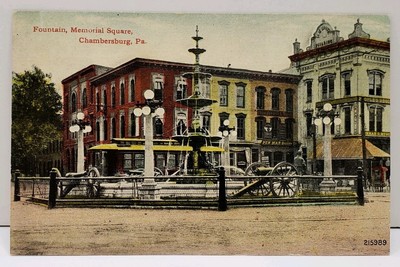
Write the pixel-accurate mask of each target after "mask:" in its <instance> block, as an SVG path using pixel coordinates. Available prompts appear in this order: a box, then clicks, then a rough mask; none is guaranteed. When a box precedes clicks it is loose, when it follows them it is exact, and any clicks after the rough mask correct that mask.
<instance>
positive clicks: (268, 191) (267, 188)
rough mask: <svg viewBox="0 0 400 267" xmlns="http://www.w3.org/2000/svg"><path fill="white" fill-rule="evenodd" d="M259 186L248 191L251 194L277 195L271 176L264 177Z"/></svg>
mask: <svg viewBox="0 0 400 267" xmlns="http://www.w3.org/2000/svg"><path fill="white" fill-rule="evenodd" d="M259 184H260V185H259V186H257V187H254V188H251V189H250V190H249V191H248V194H249V195H251V196H264V197H267V196H270V195H275V192H274V190H273V189H274V188H273V184H272V183H271V179H270V178H263V179H261V180H260V181H259Z"/></svg>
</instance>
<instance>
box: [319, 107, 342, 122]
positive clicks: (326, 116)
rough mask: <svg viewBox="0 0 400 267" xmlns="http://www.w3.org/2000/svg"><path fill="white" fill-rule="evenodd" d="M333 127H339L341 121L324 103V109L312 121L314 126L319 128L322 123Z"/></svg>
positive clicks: (337, 114)
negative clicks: (332, 124)
mask: <svg viewBox="0 0 400 267" xmlns="http://www.w3.org/2000/svg"><path fill="white" fill-rule="evenodd" d="M332 122H333V123H334V124H335V125H340V124H341V123H342V120H341V119H340V118H339V113H338V112H335V110H333V107H332V105H331V104H330V103H325V104H324V107H323V108H322V109H321V110H320V111H319V112H318V113H317V118H316V119H315V120H314V124H315V125H317V126H321V125H322V123H323V124H325V125H330V124H331V123H332Z"/></svg>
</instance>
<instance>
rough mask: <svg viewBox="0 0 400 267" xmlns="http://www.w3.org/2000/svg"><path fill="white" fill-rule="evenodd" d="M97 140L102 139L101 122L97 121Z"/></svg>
mask: <svg viewBox="0 0 400 267" xmlns="http://www.w3.org/2000/svg"><path fill="white" fill-rule="evenodd" d="M96 141H100V122H96Z"/></svg>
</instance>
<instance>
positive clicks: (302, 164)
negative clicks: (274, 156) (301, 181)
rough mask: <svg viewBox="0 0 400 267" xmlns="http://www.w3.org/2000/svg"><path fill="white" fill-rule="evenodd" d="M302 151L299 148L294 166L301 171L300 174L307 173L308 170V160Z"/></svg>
mask: <svg viewBox="0 0 400 267" xmlns="http://www.w3.org/2000/svg"><path fill="white" fill-rule="evenodd" d="M301 154H302V152H301V150H300V149H299V150H298V151H297V153H296V157H295V158H294V166H295V167H296V169H297V171H298V172H299V174H300V175H303V174H305V172H306V167H307V165H306V161H305V160H304V158H303V157H302V156H301Z"/></svg>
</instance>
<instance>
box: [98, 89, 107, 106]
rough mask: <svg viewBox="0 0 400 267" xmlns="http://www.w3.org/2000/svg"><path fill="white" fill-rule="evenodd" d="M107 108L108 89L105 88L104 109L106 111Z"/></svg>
mask: <svg viewBox="0 0 400 267" xmlns="http://www.w3.org/2000/svg"><path fill="white" fill-rule="evenodd" d="M99 104H100V103H99ZM106 109H107V91H106V89H104V90H103V110H104V111H105V110H106Z"/></svg>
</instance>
